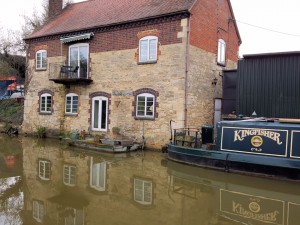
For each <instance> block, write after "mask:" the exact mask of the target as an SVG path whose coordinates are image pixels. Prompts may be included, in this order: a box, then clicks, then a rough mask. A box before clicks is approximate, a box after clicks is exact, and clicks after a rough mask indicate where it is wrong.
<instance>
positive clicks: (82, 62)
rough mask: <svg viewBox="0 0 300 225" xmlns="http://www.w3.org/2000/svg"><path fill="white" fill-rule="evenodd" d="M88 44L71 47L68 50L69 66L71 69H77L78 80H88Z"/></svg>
mask: <svg viewBox="0 0 300 225" xmlns="http://www.w3.org/2000/svg"><path fill="white" fill-rule="evenodd" d="M88 55H89V45H88V44H76V45H71V46H70V48H69V65H70V66H72V67H73V68H76V66H78V67H79V69H78V71H77V76H78V78H88V65H89V63H88Z"/></svg>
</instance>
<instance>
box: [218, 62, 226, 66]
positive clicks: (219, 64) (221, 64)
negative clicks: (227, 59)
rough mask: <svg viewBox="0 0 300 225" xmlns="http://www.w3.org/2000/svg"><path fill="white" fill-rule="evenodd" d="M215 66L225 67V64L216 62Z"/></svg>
mask: <svg viewBox="0 0 300 225" xmlns="http://www.w3.org/2000/svg"><path fill="white" fill-rule="evenodd" d="M217 65H218V66H222V67H225V66H226V63H221V62H217Z"/></svg>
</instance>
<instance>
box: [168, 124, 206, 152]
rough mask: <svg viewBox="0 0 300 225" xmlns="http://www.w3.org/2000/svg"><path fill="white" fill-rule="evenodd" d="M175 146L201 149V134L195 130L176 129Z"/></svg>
mask: <svg viewBox="0 0 300 225" xmlns="http://www.w3.org/2000/svg"><path fill="white" fill-rule="evenodd" d="M173 144H174V145H179V146H186V147H191V148H199V147H201V145H202V143H201V132H200V130H199V129H195V128H181V129H174V135H173Z"/></svg>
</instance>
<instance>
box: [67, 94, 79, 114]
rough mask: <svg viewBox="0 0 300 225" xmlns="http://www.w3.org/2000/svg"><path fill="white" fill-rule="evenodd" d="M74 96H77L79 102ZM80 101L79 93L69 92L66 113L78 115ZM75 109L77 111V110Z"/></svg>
mask: <svg viewBox="0 0 300 225" xmlns="http://www.w3.org/2000/svg"><path fill="white" fill-rule="evenodd" d="M74 97H77V102H76V100H74ZM68 98H69V99H70V103H68ZM78 103H79V98H78V95H77V94H74V93H69V94H67V95H66V104H65V113H66V114H73V115H77V114H78ZM68 108H69V109H70V112H67V109H68ZM75 109H76V110H77V111H75Z"/></svg>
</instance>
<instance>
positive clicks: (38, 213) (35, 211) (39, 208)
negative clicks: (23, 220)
mask: <svg viewBox="0 0 300 225" xmlns="http://www.w3.org/2000/svg"><path fill="white" fill-rule="evenodd" d="M44 215H45V207H44V203H43V202H42V201H36V200H33V201H32V217H33V219H35V220H36V221H37V222H39V223H41V222H43V219H44Z"/></svg>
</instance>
